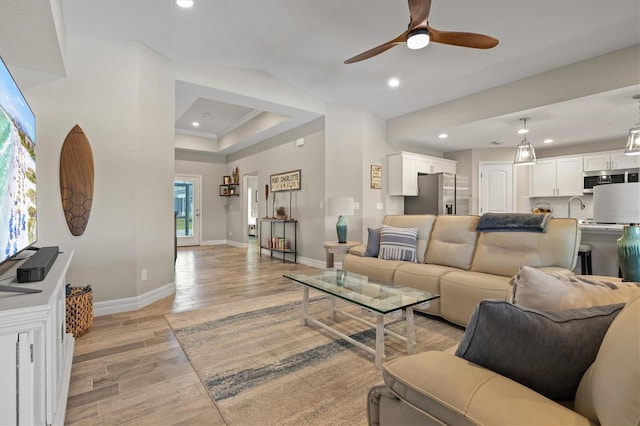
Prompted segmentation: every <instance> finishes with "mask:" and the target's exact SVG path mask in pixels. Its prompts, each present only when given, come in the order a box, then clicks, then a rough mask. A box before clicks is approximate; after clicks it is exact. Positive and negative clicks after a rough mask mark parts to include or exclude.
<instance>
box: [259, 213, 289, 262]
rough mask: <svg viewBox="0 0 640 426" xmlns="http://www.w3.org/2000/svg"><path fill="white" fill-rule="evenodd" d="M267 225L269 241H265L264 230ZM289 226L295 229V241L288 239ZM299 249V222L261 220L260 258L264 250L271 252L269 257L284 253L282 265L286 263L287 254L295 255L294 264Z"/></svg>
mask: <svg viewBox="0 0 640 426" xmlns="http://www.w3.org/2000/svg"><path fill="white" fill-rule="evenodd" d="M265 225H267V226H268V227H269V233H268V234H267V237H268V239H263V237H262V230H263V229H264V227H265ZM287 226H289V227H290V228H293V241H292V240H290V239H287ZM297 247H298V221H297V220H288V219H260V257H262V250H263V249H264V250H269V255H270V256H271V257H273V253H274V252H275V253H282V263H284V262H285V261H286V258H287V254H289V255H291V254H292V255H293V263H296V261H297V255H296V252H297V250H296V249H297Z"/></svg>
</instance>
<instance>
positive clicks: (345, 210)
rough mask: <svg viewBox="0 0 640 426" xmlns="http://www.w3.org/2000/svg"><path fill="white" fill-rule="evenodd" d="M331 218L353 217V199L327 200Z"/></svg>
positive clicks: (334, 198)
mask: <svg viewBox="0 0 640 426" xmlns="http://www.w3.org/2000/svg"><path fill="white" fill-rule="evenodd" d="M327 213H328V214H329V216H353V213H354V212H353V197H332V198H329V199H328V200H327Z"/></svg>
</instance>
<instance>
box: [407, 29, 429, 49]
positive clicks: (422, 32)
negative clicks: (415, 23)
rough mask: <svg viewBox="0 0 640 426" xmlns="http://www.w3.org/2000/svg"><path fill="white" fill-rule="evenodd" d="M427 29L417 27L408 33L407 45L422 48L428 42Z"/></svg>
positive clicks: (412, 47) (411, 47)
mask: <svg viewBox="0 0 640 426" xmlns="http://www.w3.org/2000/svg"><path fill="white" fill-rule="evenodd" d="M429 41H430V37H429V31H427V29H426V28H417V29H415V30H413V31H411V32H410V33H409V36H408V37H407V47H408V48H409V49H412V50H417V49H422V48H425V47H427V45H428V44H429Z"/></svg>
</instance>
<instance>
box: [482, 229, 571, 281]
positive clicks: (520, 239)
mask: <svg viewBox="0 0 640 426" xmlns="http://www.w3.org/2000/svg"><path fill="white" fill-rule="evenodd" d="M580 237H581V234H580V230H579V229H578V221H577V220H575V219H569V218H552V219H551V220H549V222H548V224H547V228H546V231H545V232H480V235H479V236H478V244H477V245H476V250H475V254H474V256H473V263H472V264H471V270H472V271H476V272H484V273H486V274H494V275H501V276H503V277H510V276H513V275H515V274H516V273H517V272H518V270H519V269H520V267H521V266H525V265H526V266H533V267H536V268H539V267H543V266H559V267H562V268H566V269H570V270H572V269H573V268H574V267H575V262H576V258H577V255H578V247H579V245H580Z"/></svg>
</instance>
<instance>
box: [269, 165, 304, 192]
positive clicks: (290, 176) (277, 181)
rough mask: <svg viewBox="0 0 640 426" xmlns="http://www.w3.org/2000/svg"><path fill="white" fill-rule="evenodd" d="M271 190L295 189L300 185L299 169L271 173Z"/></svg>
mask: <svg viewBox="0 0 640 426" xmlns="http://www.w3.org/2000/svg"><path fill="white" fill-rule="evenodd" d="M270 182H271V192H278V191H297V190H299V189H300V187H301V186H300V185H301V171H300V170H294V171H291V172H285V173H279V174H277V175H271V180H270Z"/></svg>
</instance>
